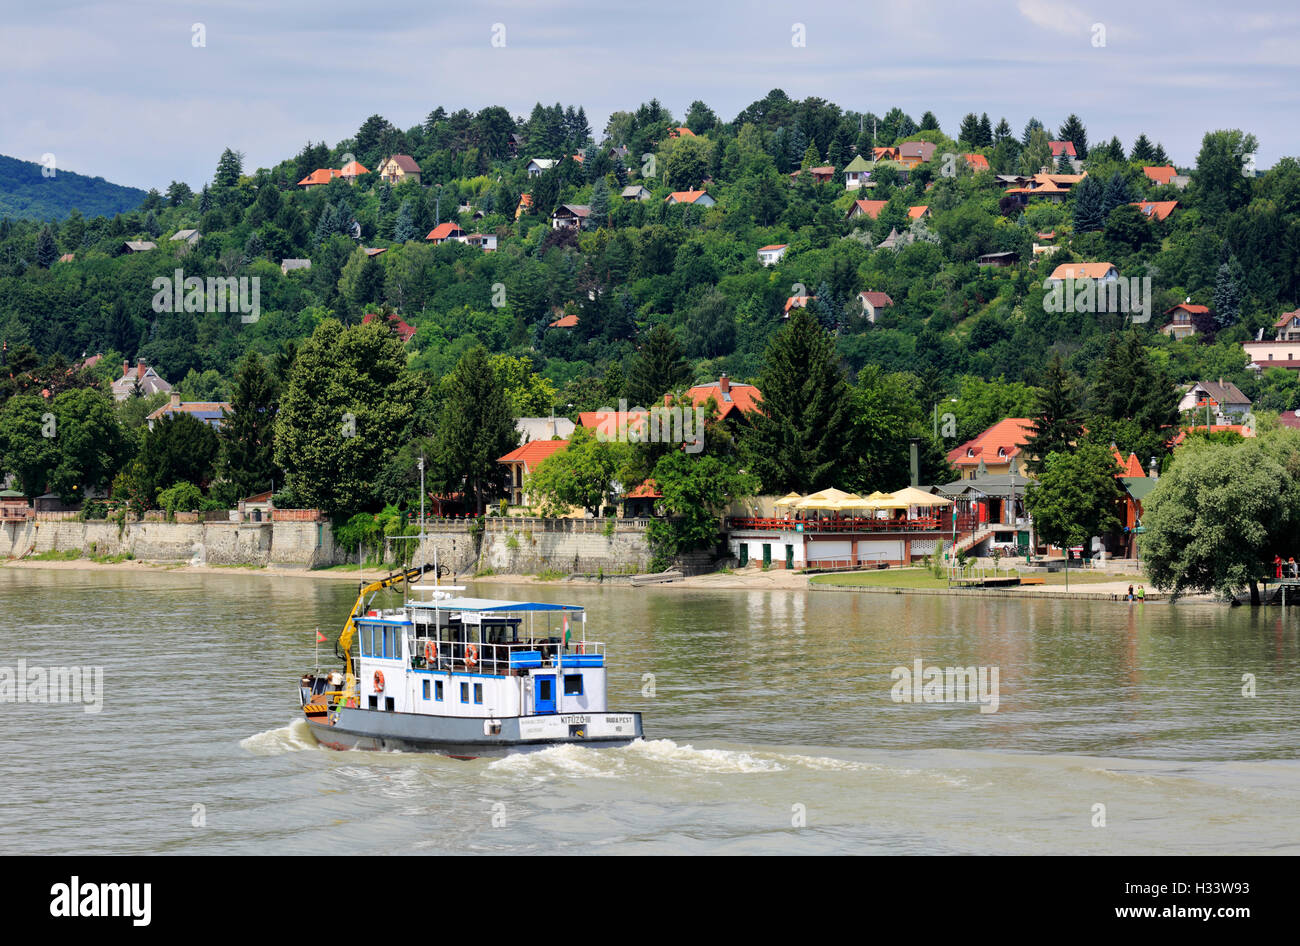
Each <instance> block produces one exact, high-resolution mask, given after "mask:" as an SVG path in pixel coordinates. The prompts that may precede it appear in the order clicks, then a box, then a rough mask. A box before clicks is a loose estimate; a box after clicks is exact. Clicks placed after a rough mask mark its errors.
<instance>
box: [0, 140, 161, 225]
mask: <svg viewBox="0 0 1300 946" xmlns="http://www.w3.org/2000/svg"><path fill="white" fill-rule="evenodd" d="M144 198H145V192H144V191H142V190H140V189H139V188H138V187H123V186H122V185H121V184H110V183H109V182H108V181H106V180H104V179H103V178H102V177H87V176H86V175H84V174H77V173H76V172H75V171H64V170H62V169H61V168H60V169H57V170H56V173H55V175H54V176H53V177H43V176H42V175H41V165H39V164H36V163H35V162H33V161H20V160H18V159H17V158H10V157H7V156H5V155H3V154H0V218H3V217H13V218H15V219H20V218H26V219H29V220H49V219H56V220H62V219H63V218H64V217H66V216H67V215H68V214H69V213H71V212H72V211H73V210H74V209H75V210H79V211H81V215H82V216H83V217H86V218H87V219H89V218H91V217H98V216H101V215H102V216H106V217H112V216H113V215H114V214H119V213H125V212H126V211H128V210H134V209H135V208H137V207H139V206H140V202H141V201H142V200H144Z"/></svg>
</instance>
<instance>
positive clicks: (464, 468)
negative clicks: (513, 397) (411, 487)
mask: <svg viewBox="0 0 1300 946" xmlns="http://www.w3.org/2000/svg"><path fill="white" fill-rule="evenodd" d="M442 390H443V407H442V415H441V417H440V418H439V422H438V430H437V433H436V434H435V436H434V445H433V457H432V461H433V473H434V481H435V482H436V483H437V484H439V485H440V486H441V487H442V489H444V490H446V491H447V492H461V493H463V494H464V496H465V499H466V500H467V504H468V505H469V507H470V508H471V509H472V510H474V511H478V510H479V509H482V508H483V507H484V505H485V504H486V502H487V500H488V498H489V496H490V495H492V494H494V493H496V492H497V491H499V490H500V489H502V488H503V487H504V485H505V472H506V468H505V467H504V466H502V465H501V464H500V463H498V462H497V461H498V459H499V458H500V457H502V456H504V455H505V454H507V453H509V452H510V451H511V450H513V449H514V448H515V447H516V446H518V445H519V432H518V431H517V430H516V429H515V420H516V415H515V413H514V412H513V411H512V410H511V409H510V399H509V396H508V394H507V391H506V387H505V385H504V384H502V382H501V379H500V378H499V377H498V375H497V373H496V372H495V371H493V370H492V364H491V362H490V360H489V359H488V354H487V351H486V350H485V349H484V348H483V347H482V346H481V345H477V346H475V347H474V348H471V349H470V350H469V351H467V352H466V353H465V354H464V355H463V356H462V357H461V359H460V361H458V362H457V363H456V367H455V369H454V370H453V371H452V372H451V374H449V375H447V376H446V377H445V378H443V380H442Z"/></svg>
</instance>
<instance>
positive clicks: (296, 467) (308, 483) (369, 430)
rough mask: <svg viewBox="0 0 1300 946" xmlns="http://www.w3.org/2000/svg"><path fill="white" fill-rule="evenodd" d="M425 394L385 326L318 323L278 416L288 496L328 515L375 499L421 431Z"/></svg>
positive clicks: (278, 449) (278, 454)
mask: <svg viewBox="0 0 1300 946" xmlns="http://www.w3.org/2000/svg"><path fill="white" fill-rule="evenodd" d="M487 373H488V374H490V372H487ZM426 398H427V391H426V389H425V386H424V382H423V381H422V380H421V379H420V378H419V377H418V376H416V375H414V374H412V373H410V372H408V371H407V370H406V351H405V350H404V348H403V347H402V342H401V340H400V339H398V338H397V337H396V336H395V335H393V334H392V333H391V332H389V331H388V329H387V327H385V326H383V325H380V324H379V323H378V321H376V322H372V323H370V324H369V325H354V326H351V327H349V328H344V327H343V326H342V325H341V324H340V323H339V322H338V321H337V320H335V319H326V320H325V321H323V322H321V323H320V325H318V326H317V327H316V330H315V331H314V332H313V333H312V336H311V338H310V339H308V340H307V341H306V342H304V343H303V344H302V346H301V347H300V348H299V350H298V354H297V358H296V360H295V361H294V363H293V368H292V369H291V370H290V372H289V382H288V384H287V385H286V386H285V389H284V392H283V394H282V396H281V399H280V410H279V413H278V415H277V417H276V422H275V432H274V436H275V450H274V456H275V462H276V464H277V465H278V466H279V467H280V468H281V469H283V470H284V471H285V474H286V478H287V481H288V485H289V487H290V488H291V490H292V492H293V495H294V496H295V497H296V498H297V499H298V500H299V501H301V502H303V503H305V504H307V505H308V506H315V507H319V508H321V509H324V510H326V511H328V512H330V513H331V514H334V513H341V512H352V511H354V510H362V509H366V508H367V507H370V506H375V505H377V503H376V497H375V495H374V487H373V484H374V481H375V479H376V477H377V476H378V474H379V472H380V471H381V470H383V469H384V468H385V467H386V466H387V465H388V463H389V461H390V460H391V459H392V457H393V455H394V454H395V453H396V452H397V450H398V449H399V448H400V447H401V446H402V445H403V444H405V443H407V442H409V441H410V440H411V439H412V437H413V436H415V435H416V434H418V433H419V432H420V430H421V416H422V413H423V409H424V404H425V401H426ZM498 455H499V454H498ZM494 459H495V457H494Z"/></svg>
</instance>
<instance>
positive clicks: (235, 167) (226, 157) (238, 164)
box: [212, 148, 244, 188]
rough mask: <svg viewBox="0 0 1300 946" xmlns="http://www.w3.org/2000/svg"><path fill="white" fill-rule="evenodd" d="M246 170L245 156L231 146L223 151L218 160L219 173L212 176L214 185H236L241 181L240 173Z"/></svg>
mask: <svg viewBox="0 0 1300 946" xmlns="http://www.w3.org/2000/svg"><path fill="white" fill-rule="evenodd" d="M243 172H244V156H243V154H242V153H240V152H238V151H234V150H232V149H230V148H227V149H226V150H224V151H222V152H221V160H219V161H218V162H217V173H216V174H214V175H213V177H212V186H213V187H219V188H227V187H234V186H235V185H236V184H238V183H239V175H240V174H242V173H243Z"/></svg>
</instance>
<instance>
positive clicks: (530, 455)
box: [497, 440, 569, 506]
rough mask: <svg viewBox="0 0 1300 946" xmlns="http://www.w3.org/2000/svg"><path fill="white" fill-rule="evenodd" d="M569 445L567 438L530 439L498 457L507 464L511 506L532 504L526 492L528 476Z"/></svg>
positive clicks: (507, 491) (507, 490) (507, 489)
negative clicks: (543, 462) (544, 461)
mask: <svg viewBox="0 0 1300 946" xmlns="http://www.w3.org/2000/svg"><path fill="white" fill-rule="evenodd" d="M568 445H569V441H567V440H530V441H528V443H526V444H524V445H523V446H519V447H515V449H513V450H511V451H510V452H509V453H507V454H506V455H505V456H503V457H498V458H497V462H498V463H502V464H505V466H506V468H507V470H508V475H509V479H508V480H507V485H506V494H507V498H508V499H509V502H510V505H511V506H531V505H532V500H531V498H530V497H529V496H528V495H527V493H525V492H524V486H525V483H526V482H527V478H528V477H529V476H530V475H532V473H533V472H534V471H535V470H536V469H537V468H538V467H539V466H541V464H542V461H543V460H545V459H546V458H547V457H550V456H553V455H554V454H556V453H559V452H560V451H561V450H563V449H564V448H565V447H567V446H568Z"/></svg>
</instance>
